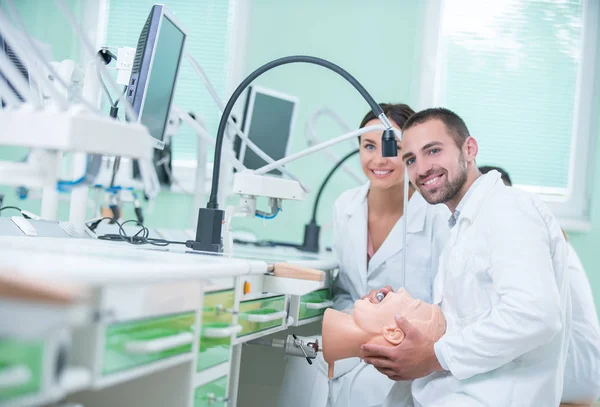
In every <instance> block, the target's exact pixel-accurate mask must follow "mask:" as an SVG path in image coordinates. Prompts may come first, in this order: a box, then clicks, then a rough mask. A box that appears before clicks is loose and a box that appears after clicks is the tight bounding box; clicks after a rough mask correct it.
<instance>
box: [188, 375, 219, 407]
mask: <svg viewBox="0 0 600 407" xmlns="http://www.w3.org/2000/svg"><path fill="white" fill-rule="evenodd" d="M226 396H227V376H223V377H221V378H219V379H217V380H215V381H212V382H210V383H207V384H205V385H203V386H200V387H197V388H196V390H195V391H194V407H205V406H206V407H208V406H212V407H220V406H225V405H227V397H226Z"/></svg>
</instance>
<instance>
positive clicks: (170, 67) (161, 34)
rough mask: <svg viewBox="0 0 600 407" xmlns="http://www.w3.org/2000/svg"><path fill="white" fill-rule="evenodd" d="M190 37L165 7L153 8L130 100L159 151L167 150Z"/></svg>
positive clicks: (137, 59) (142, 38)
mask: <svg viewBox="0 0 600 407" xmlns="http://www.w3.org/2000/svg"><path fill="white" fill-rule="evenodd" d="M186 37H187V34H186V31H185V30H184V28H183V27H182V26H181V24H180V23H179V22H178V21H177V19H176V18H175V16H174V15H173V14H172V13H171V12H170V11H169V10H168V9H167V8H166V7H165V6H163V5H161V4H155V5H154V6H152V9H151V10H150V14H149V15H148V19H147V20H146V23H145V24H144V28H143V29H142V32H141V34H140V37H139V40H138V44H137V49H136V52H135V59H134V61H133V67H132V69H131V77H130V79H129V88H128V89H127V99H128V100H129V101H130V102H131V104H132V106H133V110H134V111H135V112H136V113H137V115H138V121H139V122H140V123H142V124H143V125H145V126H146V127H147V128H148V131H149V132H150V135H151V136H152V137H153V138H154V139H155V142H154V147H155V148H157V149H163V148H164V146H165V140H164V137H165V129H166V127H167V123H168V121H169V113H170V111H171V105H172V103H173V96H174V94H175V83H176V82H177V75H178V73H179V66H180V64H181V58H182V56H183V48H184V45H185V40H186Z"/></svg>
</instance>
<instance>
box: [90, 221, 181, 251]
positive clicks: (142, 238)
mask: <svg viewBox="0 0 600 407" xmlns="http://www.w3.org/2000/svg"><path fill="white" fill-rule="evenodd" d="M103 220H109V221H111V222H112V223H116V224H117V226H118V227H119V233H118V234H114V233H108V234H105V235H101V236H98V239H100V240H108V241H111V242H114V241H123V242H126V243H129V244H133V245H142V244H150V245H153V246H161V247H164V246H168V245H170V244H182V245H185V242H179V241H175V240H166V239H156V238H152V237H148V236H149V235H150V230H149V229H148V228H147V227H145V226H144V225H143V224H142V223H141V222H140V221H138V220H135V219H131V220H127V221H125V222H123V223H119V221H117V220H116V219H114V218H109V217H102V218H100V219H98V220H95V221H94V222H93V223H92V224H91V225H89V226H88V227H89V229H90V230H92V231H94V230H95V229H96V228H97V227H98V225H99V224H100V223H101V222H102V221H103ZM128 223H135V225H136V226H139V227H140V230H138V231H137V232H136V233H135V234H133V235H131V236H129V235H128V234H127V232H126V231H125V229H124V226H125V225H127V224H128Z"/></svg>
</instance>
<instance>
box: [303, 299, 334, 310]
mask: <svg viewBox="0 0 600 407" xmlns="http://www.w3.org/2000/svg"><path fill="white" fill-rule="evenodd" d="M302 304H304V305H306V309H324V308H329V307H331V306H333V301H331V300H327V301H323V302H303V303H302Z"/></svg>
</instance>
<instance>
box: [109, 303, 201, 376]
mask: <svg viewBox="0 0 600 407" xmlns="http://www.w3.org/2000/svg"><path fill="white" fill-rule="evenodd" d="M194 319H195V313H193V312H187V313H183V314H179V315H171V316H167V317H160V318H151V319H145V320H142V321H136V322H126V323H118V324H113V325H110V326H109V327H108V328H107V329H106V334H105V348H104V357H103V364H102V373H103V374H104V375H108V374H111V373H115V372H120V371H123V370H126V369H130V368H133V367H137V366H140V365H144V364H148V363H152V362H155V361H158V360H162V359H167V358H170V357H173V356H176V355H181V354H185V353H191V351H192V341H193V338H194V334H193V326H194Z"/></svg>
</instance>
